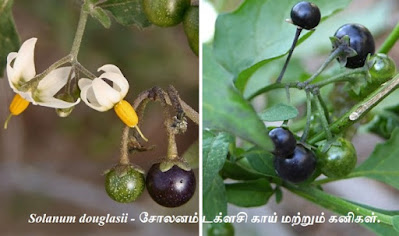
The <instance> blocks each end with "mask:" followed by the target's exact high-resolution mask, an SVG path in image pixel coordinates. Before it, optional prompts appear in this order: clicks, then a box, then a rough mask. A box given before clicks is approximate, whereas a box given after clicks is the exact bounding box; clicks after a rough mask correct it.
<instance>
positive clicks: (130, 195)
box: [105, 165, 145, 203]
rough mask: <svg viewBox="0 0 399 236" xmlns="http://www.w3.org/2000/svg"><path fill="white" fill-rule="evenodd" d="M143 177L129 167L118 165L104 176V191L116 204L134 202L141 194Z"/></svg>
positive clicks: (143, 183)
mask: <svg viewBox="0 0 399 236" xmlns="http://www.w3.org/2000/svg"><path fill="white" fill-rule="evenodd" d="M144 186H145V180H144V175H143V174H142V173H141V172H139V171H138V170H136V169H135V168H134V167H133V166H130V165H119V166H116V167H114V168H112V169H111V170H109V171H108V173H107V174H106V175H105V190H106V191H107V194H108V196H109V197H110V198H112V199H113V200H115V201H117V202H121V203H128V202H133V201H135V200H136V199H137V198H138V197H139V196H140V195H141V193H142V192H143V190H144Z"/></svg>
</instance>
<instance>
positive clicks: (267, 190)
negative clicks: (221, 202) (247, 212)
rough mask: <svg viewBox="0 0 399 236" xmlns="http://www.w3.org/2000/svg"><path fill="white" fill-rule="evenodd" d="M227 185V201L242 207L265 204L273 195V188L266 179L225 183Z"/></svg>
mask: <svg viewBox="0 0 399 236" xmlns="http://www.w3.org/2000/svg"><path fill="white" fill-rule="evenodd" d="M225 186H226V194H227V201H228V202H229V203H232V204H234V205H236V206H240V207H257V206H262V205H265V204H266V203H267V201H268V200H269V198H270V197H271V196H272V195H273V189H272V187H271V185H270V183H269V182H268V181H267V180H265V179H258V180H252V181H245V182H240V183H233V184H225Z"/></svg>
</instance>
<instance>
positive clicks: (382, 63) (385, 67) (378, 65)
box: [369, 53, 396, 84]
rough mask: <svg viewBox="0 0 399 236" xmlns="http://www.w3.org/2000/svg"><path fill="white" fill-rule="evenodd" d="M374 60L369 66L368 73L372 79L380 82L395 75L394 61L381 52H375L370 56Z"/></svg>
mask: <svg viewBox="0 0 399 236" xmlns="http://www.w3.org/2000/svg"><path fill="white" fill-rule="evenodd" d="M371 60H374V64H373V66H372V67H371V68H370V70H369V71H370V75H371V78H372V80H373V81H375V82H376V83H378V84H382V83H384V82H386V81H387V80H389V79H392V77H393V76H394V75H395V72H396V65H395V62H394V61H393V60H392V58H390V57H389V56H387V55H386V54H383V53H377V54H376V55H374V56H372V57H371Z"/></svg>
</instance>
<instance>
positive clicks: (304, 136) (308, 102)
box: [301, 91, 312, 142]
mask: <svg viewBox="0 0 399 236" xmlns="http://www.w3.org/2000/svg"><path fill="white" fill-rule="evenodd" d="M311 116H312V99H311V97H310V92H309V91H306V126H305V129H304V131H303V134H302V137H301V142H305V141H306V139H307V138H308V134H309V130H310V120H311Z"/></svg>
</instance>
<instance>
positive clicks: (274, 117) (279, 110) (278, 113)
mask: <svg viewBox="0 0 399 236" xmlns="http://www.w3.org/2000/svg"><path fill="white" fill-rule="evenodd" d="M297 116H298V110H297V109H296V108H295V107H293V106H290V105H287V104H283V103H279V104H276V105H274V106H272V107H269V108H267V109H266V110H264V111H262V112H261V113H259V117H260V118H261V119H262V120H263V121H283V120H290V119H293V118H295V117H297Z"/></svg>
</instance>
